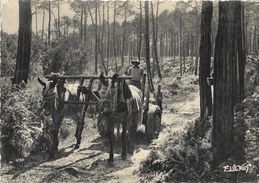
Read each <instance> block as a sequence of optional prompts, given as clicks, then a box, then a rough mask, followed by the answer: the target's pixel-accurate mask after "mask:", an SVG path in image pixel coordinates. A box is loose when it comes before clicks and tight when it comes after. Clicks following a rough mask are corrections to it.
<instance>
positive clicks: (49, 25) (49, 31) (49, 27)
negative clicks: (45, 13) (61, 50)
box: [48, 0, 51, 47]
mask: <svg viewBox="0 0 259 183" xmlns="http://www.w3.org/2000/svg"><path fill="white" fill-rule="evenodd" d="M48 9H49V23H48V47H50V33H51V3H50V0H49V6H48Z"/></svg>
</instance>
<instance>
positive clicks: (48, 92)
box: [38, 78, 58, 116]
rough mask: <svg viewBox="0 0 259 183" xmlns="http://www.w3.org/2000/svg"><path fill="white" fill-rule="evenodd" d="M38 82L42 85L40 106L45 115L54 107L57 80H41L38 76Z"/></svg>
mask: <svg viewBox="0 0 259 183" xmlns="http://www.w3.org/2000/svg"><path fill="white" fill-rule="evenodd" d="M38 82H39V83H40V84H41V85H42V86H43V89H42V107H43V110H44V114H45V115H46V116H48V115H50V114H51V112H52V111H53V110H54V109H55V108H56V99H57V87H56V86H57V83H58V80H57V79H55V80H53V81H46V82H45V81H43V80H41V79H40V78H38Z"/></svg>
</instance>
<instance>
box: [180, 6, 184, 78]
mask: <svg viewBox="0 0 259 183" xmlns="http://www.w3.org/2000/svg"><path fill="white" fill-rule="evenodd" d="M179 18H180V21H179V22H180V23H179V24H180V40H179V42H180V43H179V55H180V57H179V62H180V76H182V75H183V63H182V56H183V50H182V49H183V47H182V45H183V43H182V41H183V39H182V37H183V30H182V12H181V11H180V16H179Z"/></svg>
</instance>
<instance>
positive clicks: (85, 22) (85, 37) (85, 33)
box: [84, 2, 87, 44]
mask: <svg viewBox="0 0 259 183" xmlns="http://www.w3.org/2000/svg"><path fill="white" fill-rule="evenodd" d="M85 3H86V2H85ZM85 3H84V17H85V18H84V43H85V44H86V40H87V13H86V4H85Z"/></svg>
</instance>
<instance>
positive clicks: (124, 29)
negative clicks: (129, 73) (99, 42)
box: [121, 7, 127, 68]
mask: <svg viewBox="0 0 259 183" xmlns="http://www.w3.org/2000/svg"><path fill="white" fill-rule="evenodd" d="M124 8H125V10H124V25H123V35H122V45H121V66H122V68H123V67H124V49H125V48H124V47H125V34H126V22H127V8H126V7H124Z"/></svg>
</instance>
